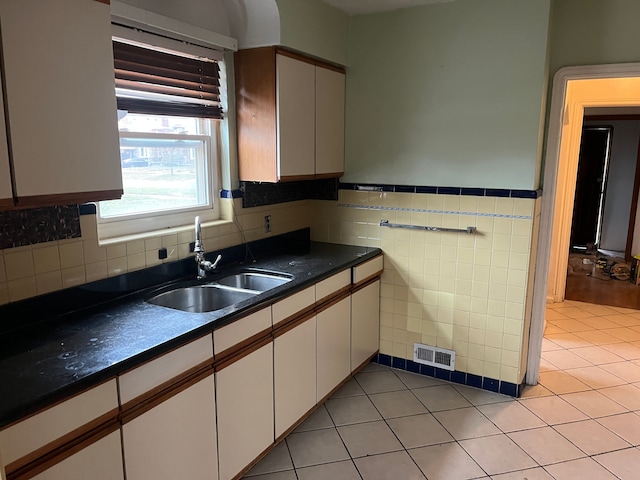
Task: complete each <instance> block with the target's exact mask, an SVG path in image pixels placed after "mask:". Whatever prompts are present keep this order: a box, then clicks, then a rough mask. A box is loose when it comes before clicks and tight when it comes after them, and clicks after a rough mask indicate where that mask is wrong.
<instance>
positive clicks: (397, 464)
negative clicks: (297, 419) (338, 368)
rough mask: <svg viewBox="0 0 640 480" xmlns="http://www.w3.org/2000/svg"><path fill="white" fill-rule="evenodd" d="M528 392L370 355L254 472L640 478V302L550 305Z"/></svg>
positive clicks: (262, 476)
mask: <svg viewBox="0 0 640 480" xmlns="http://www.w3.org/2000/svg"><path fill="white" fill-rule="evenodd" d="M546 318H547V326H546V330H545V338H544V340H543V353H542V366H541V375H540V384H539V385H537V386H535V387H527V388H526V389H525V391H524V393H523V395H522V397H521V398H519V399H513V398H511V397H507V396H504V395H498V394H494V393H490V392H487V391H484V390H478V389H474V388H470V387H465V386H462V385H458V384H451V383H447V382H443V381H440V380H436V379H433V378H430V377H424V376H419V375H414V374H411V373H407V372H403V371H400V370H393V369H389V368H387V367H384V366H380V365H377V364H370V365H368V366H367V367H366V368H365V369H364V370H363V371H362V372H360V373H358V374H357V375H356V376H355V379H352V380H350V381H349V382H348V383H347V384H346V385H345V386H344V387H342V388H341V389H340V390H339V391H338V392H337V393H336V394H335V395H333V396H332V398H331V399H329V400H328V401H327V402H326V403H325V404H324V405H322V406H320V407H319V408H318V409H317V410H316V411H315V412H314V413H313V414H312V415H311V416H310V417H309V418H308V419H307V420H306V421H305V422H304V423H303V424H301V425H300V426H299V427H298V428H297V429H296V430H295V431H294V432H292V433H291V434H290V435H289V436H288V437H287V438H286V440H285V441H283V442H281V443H280V444H279V445H278V446H277V447H276V448H275V449H274V450H273V451H272V452H271V453H270V454H269V455H268V456H267V457H265V458H264V459H263V460H262V461H261V462H260V463H259V464H257V465H256V466H255V467H254V468H253V469H252V470H251V471H250V472H249V473H248V474H247V476H246V477H245V478H248V479H250V480H296V479H297V480H356V479H363V480H387V479H389V480H413V479H425V478H426V479H428V480H438V479H443V480H458V479H460V480H463V479H475V478H478V479H489V478H491V479H495V480H516V479H518V480H524V479H527V480H543V479H556V480H569V479H581V480H584V479H597V480H607V479H622V480H627V479H633V480H637V479H640V311H636V310H628V309H622V308H613V307H605V306H600V305H591V304H588V303H581V302H573V301H567V302H564V303H562V304H555V305H551V306H549V308H548V309H547V315H546Z"/></svg>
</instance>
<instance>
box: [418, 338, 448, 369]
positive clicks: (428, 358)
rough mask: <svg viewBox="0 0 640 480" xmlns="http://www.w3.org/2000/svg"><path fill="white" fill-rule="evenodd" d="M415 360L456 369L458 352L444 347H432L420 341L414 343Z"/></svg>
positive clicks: (424, 363)
mask: <svg viewBox="0 0 640 480" xmlns="http://www.w3.org/2000/svg"><path fill="white" fill-rule="evenodd" d="M413 361H414V362H416V363H422V364H423V365H431V366H432V367H438V368H444V369H445V370H452V371H453V370H455V365H456V352H454V351H453V350H445V349H444V348H438V347H431V346H429V345H422V344H420V343H414V344H413Z"/></svg>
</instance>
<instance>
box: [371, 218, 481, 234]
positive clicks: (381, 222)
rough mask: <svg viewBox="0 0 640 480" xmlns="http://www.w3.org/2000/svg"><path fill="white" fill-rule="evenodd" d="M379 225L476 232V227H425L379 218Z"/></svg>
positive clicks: (438, 230)
mask: <svg viewBox="0 0 640 480" xmlns="http://www.w3.org/2000/svg"><path fill="white" fill-rule="evenodd" d="M380 226H381V227H391V228H409V229H412V230H429V231H430V232H456V233H476V227H467V228H446V227H427V226H420V225H407V224H404V223H389V220H380Z"/></svg>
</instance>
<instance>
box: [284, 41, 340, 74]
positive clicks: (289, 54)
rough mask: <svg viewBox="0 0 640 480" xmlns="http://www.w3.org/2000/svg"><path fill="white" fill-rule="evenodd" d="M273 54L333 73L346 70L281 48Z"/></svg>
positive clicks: (304, 54)
mask: <svg viewBox="0 0 640 480" xmlns="http://www.w3.org/2000/svg"><path fill="white" fill-rule="evenodd" d="M275 52H276V53H277V54H278V55H283V56H285V57H289V58H294V59H296V60H300V61H301V62H305V63H310V64H311V65H316V66H318V67H322V68H326V69H327V70H333V71H334V72H339V73H346V70H345V68H344V67H343V66H341V65H338V64H335V63H330V62H327V61H326V60H322V59H320V58H317V57H312V56H309V55H307V54H306V53H299V52H296V51H293V50H289V49H286V48H283V47H276V49H275Z"/></svg>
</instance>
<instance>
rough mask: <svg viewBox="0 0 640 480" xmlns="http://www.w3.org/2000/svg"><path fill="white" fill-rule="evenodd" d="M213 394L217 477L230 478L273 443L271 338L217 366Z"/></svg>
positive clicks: (223, 479) (226, 479) (225, 479)
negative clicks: (215, 398) (215, 410)
mask: <svg viewBox="0 0 640 480" xmlns="http://www.w3.org/2000/svg"><path fill="white" fill-rule="evenodd" d="M216 395H217V417H218V463H219V472H220V480H229V479H232V478H234V477H235V476H236V475H238V474H239V473H240V472H241V471H243V469H244V468H245V467H246V466H247V465H249V464H250V463H251V462H253V461H254V460H255V459H256V458H258V457H259V456H260V455H261V454H262V453H263V452H265V451H266V450H267V449H269V448H270V447H271V446H272V445H273V443H274V433H273V416H274V414H273V343H272V341H271V339H270V338H268V339H267V340H266V341H265V342H263V343H262V344H260V343H259V344H257V345H254V346H252V347H250V348H249V349H248V351H247V350H245V351H241V352H240V353H238V356H237V357H235V358H230V359H229V360H228V361H227V362H223V363H221V364H220V365H217V366H216Z"/></svg>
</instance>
